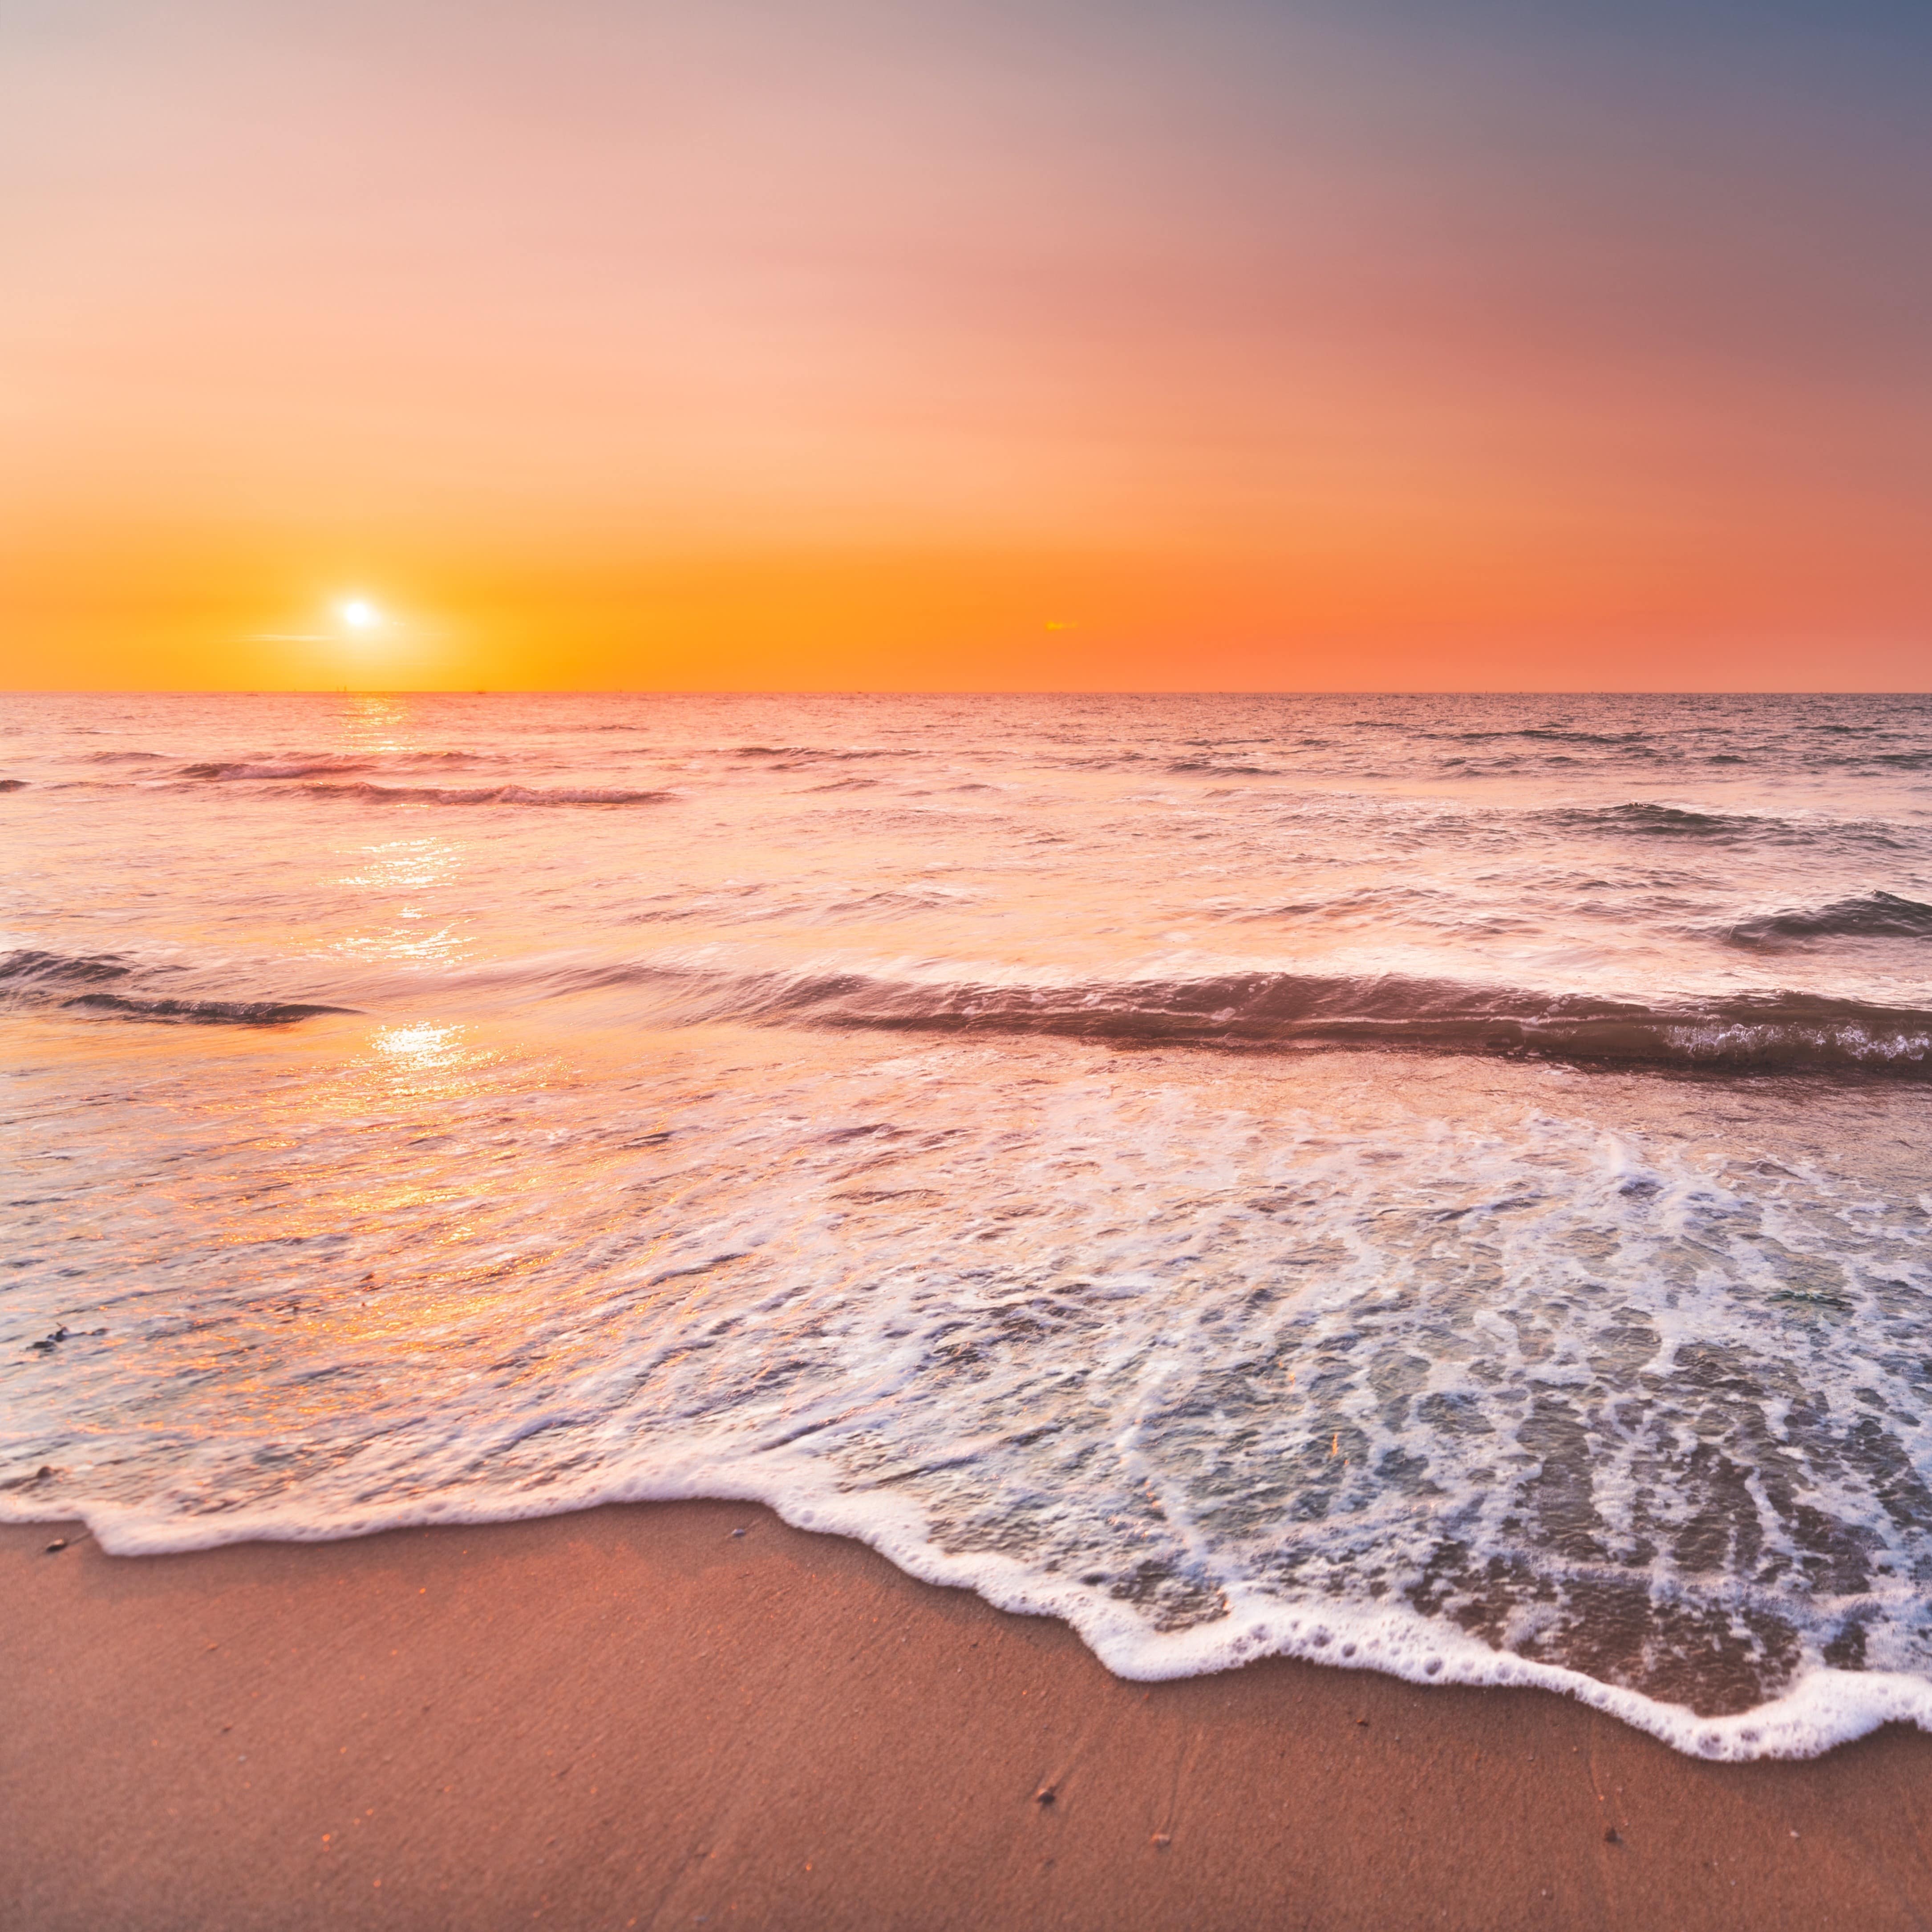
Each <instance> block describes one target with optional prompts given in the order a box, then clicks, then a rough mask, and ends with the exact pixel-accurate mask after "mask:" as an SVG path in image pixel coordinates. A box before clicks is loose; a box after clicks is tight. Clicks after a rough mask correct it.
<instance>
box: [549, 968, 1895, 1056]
mask: <svg viewBox="0 0 1932 1932" xmlns="http://www.w3.org/2000/svg"><path fill="white" fill-rule="evenodd" d="M553 983H555V984H556V986H557V987H558V989H559V990H579V989H582V990H590V989H595V988H598V987H605V986H618V985H624V984H636V985H643V986H651V987H652V988H654V989H656V990H657V991H658V992H660V993H661V994H662V995H665V996H666V997H667V998H669V999H670V1001H673V1003H674V1004H676V1005H677V1006H678V1007H679V1008H680V1009H682V1013H683V1016H684V1017H685V1018H688V1019H694V1020H704V1019H716V1020H741V1021H742V1020H749V1021H755V1022H765V1023H775V1024H793V1025H809V1026H821V1027H835V1028H854V1029H865V1030H875V1031H905V1032H925V1033H947V1034H971V1033H982V1034H1046V1035H1053V1036H1058V1037H1064V1038H1070V1039H1079V1040H1099V1041H1106V1042H1110V1043H1116V1044H1119V1045H1124V1046H1210V1047H1217V1048H1250V1049H1295V1048H1304V1047H1337V1046H1352V1047H1384V1048H1400V1049H1418V1050H1425V1051H1430V1052H1448V1053H1466V1054H1482V1055H1508V1056H1517V1057H1526V1056H1527V1057H1544V1058H1552V1059H1559V1060H1565V1061H1582V1062H1591V1063H1596V1064H1603V1065H1607V1066H1626V1067H1652V1068H1661V1069H1679V1070H1686V1071H1689V1070H1709V1071H1711V1072H1721V1073H1886V1074H1894V1075H1903V1076H1907V1077H1910V1078H1916V1079H1924V1078H1927V1077H1932V1012H1921V1011H1919V1010H1916V1009H1912V1008H1894V1007H1879V1006H1875V1005H1870V1004H1865V1003H1863V1002H1861V1001H1852V1000H1838V999H1831V998H1822V997H1815V996H1812V995H1805V994H1799V993H1770V994H1763V995H1735V996H1733V997H1730V998H1722V999H1715V1000H1702V1001H1699V1000H1688V999H1687V1000H1685V1001H1680V1002H1673V1003H1670V1004H1646V1003H1645V1002H1643V1001H1637V1000H1628V1001H1619V1000H1609V999H1597V998H1585V997H1583V996H1580V995H1570V994H1560V993H1547V992H1536V991H1533V990H1528V989H1518V988H1511V987H1486V986H1470V985H1465V984H1462V983H1457V982H1454V981H1448V980H1423V979H1417V978H1411V977H1404V976H1402V975H1399V974H1379V975H1373V976H1367V977H1350V976H1346V975H1334V976H1324V975H1320V974H1298V973H1279V972H1262V973H1247V974H1224V975H1217V976H1211V977H1202V978H1199V979H1175V980H1166V979H1145V980H1117V981H1112V982H1098V983H1081V982H1077V981H1076V982H1070V983H1064V984H1054V985H1015V984H1010V983H999V982H993V981H929V980H910V979H892V978H888V977H884V976H882V975H879V976H875V975H871V974H863V973H854V972H809V971H808V972H796V973H766V974H756V973H754V974H720V973H718V972H715V971H706V970H704V969H702V968H691V967H687V966H682V965H676V964H670V963H664V962H640V963H635V964H626V965H617V966H610V967H600V968H586V969H584V970H583V971H579V972H573V971H564V972H562V973H559V974H554V975H553Z"/></svg>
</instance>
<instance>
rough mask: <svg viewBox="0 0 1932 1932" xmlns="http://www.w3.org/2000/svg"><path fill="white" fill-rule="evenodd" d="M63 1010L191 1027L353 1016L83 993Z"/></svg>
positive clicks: (292, 1007)
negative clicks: (72, 1009) (323, 1016)
mask: <svg viewBox="0 0 1932 1932" xmlns="http://www.w3.org/2000/svg"><path fill="white" fill-rule="evenodd" d="M60 1004H61V1005H62V1007H68V1008H72V1007H79V1008H80V1009H81V1010H83V1011H84V1012H88V1013H108V1014H112V1015H113V1016H115V1018H117V1019H130V1020H160V1021H169V1022H175V1023H178V1024H180V1023H185V1024H187V1025H190V1026H287V1025H290V1024H292V1023H293V1022H295V1021H296V1020H306V1019H314V1018H316V1017H317V1016H318V1015H320V1014H323V1013H354V1012H355V1011H356V1008H355V1007H329V1006H323V1005H320V1004H316V1003H315V1002H313V1001H299V1000H166V999H163V1000H143V999H136V998H131V997H130V996H129V995H126V994H122V993H82V994H80V995H77V996H76V997H75V998H73V999H70V1000H63V1001H61V1003H60Z"/></svg>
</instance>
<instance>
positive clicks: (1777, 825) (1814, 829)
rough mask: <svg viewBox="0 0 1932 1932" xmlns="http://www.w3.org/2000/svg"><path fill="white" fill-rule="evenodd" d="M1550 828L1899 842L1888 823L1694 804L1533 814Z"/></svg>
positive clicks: (1731, 840) (1712, 839)
mask: <svg viewBox="0 0 1932 1932" xmlns="http://www.w3.org/2000/svg"><path fill="white" fill-rule="evenodd" d="M1532 816H1534V817H1536V818H1538V819H1540V820H1541V821H1542V822H1543V823H1545V824H1547V825H1554V826H1561V827H1562V828H1563V829H1565V830H1568V831H1577V832H1608V833H1610V834H1612V835H1616V836H1620V837H1625V838H1681V839H1685V840H1687V841H1691V840H1700V841H1709V843H1711V844H1761V845H1799V844H1811V843H1814V842H1815V841H1819V840H1821V839H1829V838H1841V839H1843V838H1850V839H1853V840H1855V841H1858V842H1859V843H1861V844H1868V845H1872V844H1875V845H1880V846H1890V845H1893V844H1896V843H1897V841H1896V839H1895V838H1894V837H1893V836H1892V835H1891V832H1889V831H1888V829H1886V828H1885V826H1882V824H1877V823H1869V822H1867V823H1847V822H1846V821H1844V820H1836V819H1828V818H1818V819H1814V820H1803V819H1795V818H1781V817H1775V816H1773V815H1772V814H1758V813H1752V812H1739V811H1700V810H1698V809H1697V808H1694V807H1691V806H1689V805H1662V804H1658V803H1655V802H1651V801H1648V800H1639V799H1633V800H1631V802H1628V803H1627V804H1624V805H1561V806H1557V807H1555V808H1545V809H1543V810H1541V811H1536V812H1535V813H1534V814H1532Z"/></svg>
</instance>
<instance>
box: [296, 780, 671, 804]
mask: <svg viewBox="0 0 1932 1932" xmlns="http://www.w3.org/2000/svg"><path fill="white" fill-rule="evenodd" d="M301 789H302V790H304V791H305V792H306V793H308V794H309V795H310V796H311V797H315V798H345V799H362V801H363V802H365V803H366V804H370V805H660V804H662V803H663V802H664V801H665V800H667V799H673V798H675V797H676V796H677V794H676V793H675V792H673V791H666V790H661V789H659V790H648V791H638V790H631V789H629V788H628V787H625V786H621V785H514V784H505V785H386V784H368V783H359V784H305V785H304V786H302V787H301Z"/></svg>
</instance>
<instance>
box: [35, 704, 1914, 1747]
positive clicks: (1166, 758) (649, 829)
mask: <svg viewBox="0 0 1932 1932" xmlns="http://www.w3.org/2000/svg"><path fill="white" fill-rule="evenodd" d="M0 781H10V784H11V785H12V788H11V789H10V790H7V793H6V795H5V796H0V812H4V813H5V815H6V817H7V819H8V820H10V822H11V823H10V833H11V835H10V838H8V841H7V851H8V853H9V858H8V862H7V901H6V904H5V911H4V932H0V952H4V956H0V991H4V995H5V1006H6V1010H5V1013H4V1015H0V1026H4V1027H5V1029H6V1031H7V1035H8V1042H9V1052H8V1053H7V1068H8V1075H9V1078H8V1089H7V1106H6V1112H7V1125H8V1130H9V1138H10V1144H11V1145H12V1147H13V1151H14V1154H15V1157H16V1158H15V1159H14V1160H13V1163H12V1166H13V1172H14V1173H15V1174H16V1175H17V1176H18V1177H19V1180H18V1184H17V1185H16V1186H15V1187H13V1188H12V1189H10V1204H9V1208H8V1218H9V1220H10V1223H11V1226H12V1234H11V1238H10V1241H9V1243H8V1250H9V1258H10V1267H9V1269H8V1285H7V1290H6V1295H5V1302H4V1304H0V1324H4V1349H5V1373H6V1375H7V1385H6V1387H7V1397H6V1401H5V1406H4V1421H0V1513H4V1514H8V1515H10V1516H13V1517H28V1518H37V1519H50V1518H53V1517H65V1516H71V1515H75V1514H79V1515H82V1516H84V1517H86V1520H88V1522H89V1523H90V1524H91V1525H92V1526H93V1527H94V1529H95V1532H96V1533H97V1534H98V1535H99V1536H100V1537H101V1540H102V1541H103V1543H104V1544H105V1545H106V1547H108V1548H110V1549H111V1550H117V1551H124V1552H130V1553H132V1552H136V1551H143V1550H165V1549H180V1548H185V1547H195V1546H197V1545H201V1544H208V1543H211V1542H216V1541H226V1540H231V1539H234V1538H245V1537H259V1536H277V1537H290V1536H335V1535H347V1534H353V1533H355V1532H359V1531H363V1530H368V1529H376V1528H378V1527H381V1526H386V1525H390V1524H395V1523H414V1522H423V1521H430V1520H448V1519H452V1518H457V1519H463V1520H482V1519H487V1518H491V1517H506V1516H511V1515H518V1514H531V1513H541V1512H548V1511H557V1510H562V1509H566V1508H576V1507H579V1506H581V1505H585V1504H587V1503H590V1502H598V1501H602V1500H606V1499H614V1498H619V1497H645V1496H682V1495H693V1494H709V1495H721V1496H757V1497H759V1498H762V1499H765V1500H767V1501H769V1502H772V1503H774V1504H775V1505H777V1506H778V1508H780V1509H781V1511H783V1512H784V1514H786V1515H787V1517H790V1519H791V1520H793V1521H794V1522H798V1523H804V1524H808V1525H811V1526H817V1527H821V1528H826V1529H839V1530H843V1531H846V1532H850V1533H852V1534H855V1535H860V1536H862V1537H864V1538H865V1539H866V1540H867V1541H871V1542H872V1543H874V1544H876V1545H877V1547H880V1549H882V1550H884V1551H885V1552H886V1553H887V1554H888V1555H889V1556H892V1558H894V1559H895V1560H896V1561H898V1562H900V1563H901V1564H902V1565H904V1566H905V1567H906V1568H909V1569H912V1570H913V1571H916V1572H918V1573H919V1574H922V1575H925V1576H929V1577H935V1578H938V1579H943V1580H949V1581H953V1582H962V1583H971V1584H972V1585H973V1586H974V1587H976V1588H978V1589H980V1590H981V1591H983V1592H984V1593H985V1594H986V1595H988V1596H989V1597H990V1598H992V1599H993V1600H994V1601H998V1602H1001V1603H1003V1604H1007V1605H1010V1606H1011V1607H1016V1608H1028V1609H1035V1610H1052V1611H1055V1612H1057V1613H1061V1614H1063V1615H1065V1616H1068V1617H1070V1619H1072V1620H1073V1622H1074V1623H1075V1624H1076V1626H1077V1627H1078V1628H1079V1629H1080V1630H1081V1631H1082V1634H1084V1635H1085V1637H1086V1638H1087V1639H1088V1641H1089V1642H1090V1643H1092V1644H1093V1646H1094V1648H1095V1649H1097V1651H1098V1652H1099V1653H1100V1655H1101V1656H1102V1657H1103V1658H1104V1659H1105V1661H1106V1662H1107V1663H1108V1664H1109V1665H1110V1666H1111V1667H1112V1668H1114V1669H1115V1670H1119V1671H1121V1672H1123V1673H1127V1674H1130V1675H1142V1676H1158V1675H1166V1674H1174V1673H1184V1672H1189V1671H1195V1670H1209V1669H1214V1668H1218V1667H1225V1666H1226V1665H1229V1664H1235V1663H1238V1662H1241V1661H1245V1660H1246V1659H1247V1658H1251V1657H1253V1656H1256V1655H1262V1654H1264V1653H1265V1652H1270V1651H1290V1652H1296V1653H1298V1654H1301V1655H1310V1656H1313V1657H1319V1658H1326V1659H1329V1660H1331V1661H1336V1662H1338V1663H1346V1664H1353V1665H1358V1666H1360V1665H1373V1666H1375V1667H1380V1668H1383V1669H1388V1670H1397V1671H1399V1672H1400V1673H1403V1674H1404V1675H1406V1676H1413V1677H1415V1678H1417V1679H1421V1680H1424V1681H1429V1680H1440V1681H1449V1680H1452V1679H1453V1680H1457V1681H1478V1682H1490V1681H1510V1682H1544V1683H1548V1684H1550V1685H1554V1686H1556V1687H1558V1688H1567V1689H1569V1690H1571V1691H1574V1692H1576V1693H1577V1694H1580V1695H1583V1696H1586V1697H1589V1698H1591V1699H1592V1700H1594V1701H1596V1702H1598V1703H1602V1704H1604V1705H1605V1706H1607V1708H1610V1709H1614V1710H1616V1711H1618V1712H1620V1713H1621V1714H1622V1715H1625V1717H1628V1718H1631V1720H1632V1721H1635V1722H1637V1723H1640V1724H1644V1725H1646V1727H1648V1728H1649V1729H1652V1730H1655V1731H1656V1732H1658V1733H1659V1734H1660V1735H1662V1736H1666V1737H1667V1738H1669V1739H1670V1740H1671V1741H1672V1742H1674V1743H1676V1744H1677V1745H1679V1746H1681V1747H1682V1748H1686V1749H1690V1750H1697V1751H1705V1752H1708V1753H1711V1754H1722V1755H1729V1756H1749V1755H1753V1754H1762V1753H1769V1752H1778V1753H1790V1752H1803V1751H1815V1750H1818V1749H1821V1748H1824V1747H1825V1746H1826V1745H1829V1744H1830V1743H1831V1742H1834V1741H1835V1740H1836V1739H1839V1738H1842V1737H1845V1736H1852V1735H1855V1733H1858V1731H1861V1730H1864V1729H1867V1728H1869V1727H1870V1726H1871V1725H1872V1724H1875V1723H1876V1722H1879V1721H1882V1720H1883V1719H1884V1718H1887V1717H1891V1716H1899V1717H1905V1718H1910V1719H1912V1720H1914V1721H1920V1722H1924V1723H1926V1724H1927V1725H1928V1726H1932V1610H1929V1609H1928V1604H1929V1603H1932V1600H1928V1598H1927V1595H1926V1592H1927V1579H1928V1576H1932V1488H1928V1487H1927V1484H1928V1481H1932V1436H1928V1432H1927V1425H1926V1423H1925V1421H1924V1416H1925V1414H1926V1405H1927V1402H1928V1401H1932V1345H1929V1344H1928V1343H1927V1340H1926V1328H1925V1316H1926V1313H1927V1299H1928V1290H1932V1278H1928V1272H1927V1229H1928V1225H1932V1191H1928V1187H1932V1184H1929V1183H1928V1179H1927V1168H1926V1161H1925V1157H1924V1152H1923V1149H1924V1147H1925V1145H1927V1124H1928V1123H1927V1110H1928V1106H1932V944H1928V942H1932V795H1929V794H1928V784H1932V700H1922V699H1915V698H1906V699H1872V698H1864V697H1831V698H1815V697H1812V698H1750V699H1716V698H1670V699H1658V698H1591V699H1562V698H1556V699H1553V698H1548V697H1535V698H1490V697H1429V698H1408V699H1400V698H1361V697H1341V698H1335V697H1319V698H1306V697H1262V698H1198V699H1190V698H1171V697H1161V698H1114V697H1106V698H1053V699H1049V698H1027V699H971V700H968V699H947V698H904V697H893V698H847V699H832V698H796V697H793V698H784V699H778V698H731V699H715V698H662V697H544V698H526V697H496V698H487V697H433V698H376V697H361V698H359V697H299V698H295V697H257V698H246V697H213V698H211V697H171V698H156V697H139V698H136V697H89V698H58V699H56V698H41V697H31V698H20V697H17V698H13V699H10V700H7V704H6V709H5V715H4V733H0ZM43 1471H44V1472H46V1473H44V1474H43V1473H41V1472H43Z"/></svg>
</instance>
